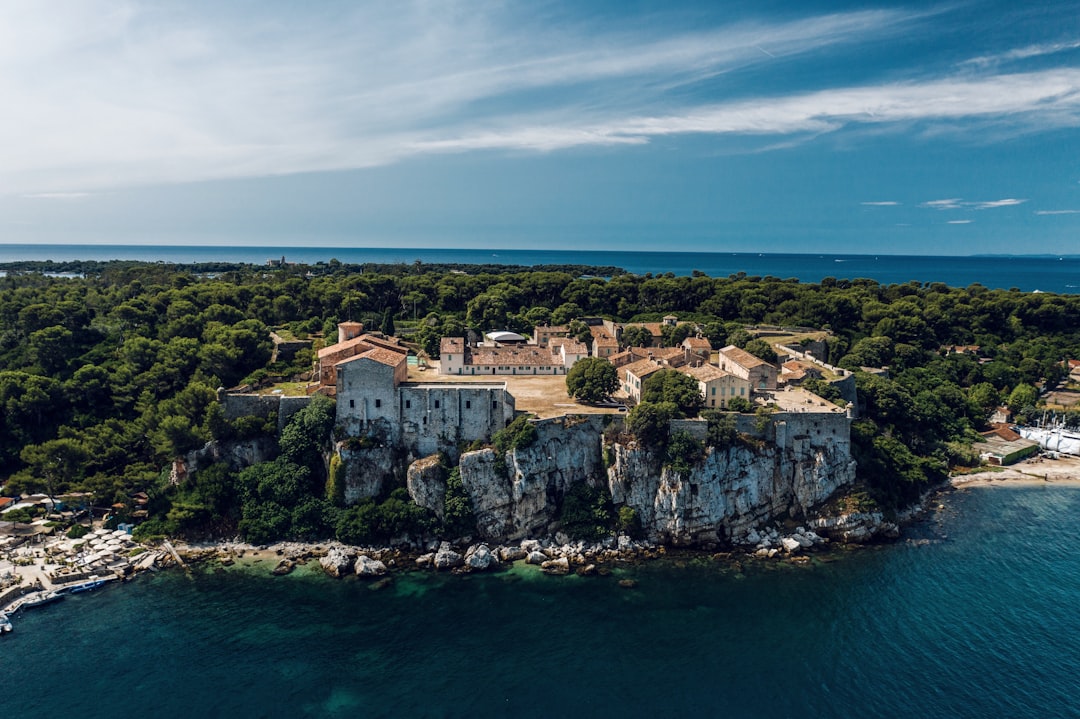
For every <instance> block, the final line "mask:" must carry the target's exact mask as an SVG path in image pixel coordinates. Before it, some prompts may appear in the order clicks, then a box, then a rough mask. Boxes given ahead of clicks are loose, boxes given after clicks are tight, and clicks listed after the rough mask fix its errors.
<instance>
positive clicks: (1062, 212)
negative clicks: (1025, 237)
mask: <svg viewBox="0 0 1080 719" xmlns="http://www.w3.org/2000/svg"><path fill="white" fill-rule="evenodd" d="M1035 214H1036V215H1080V210H1035Z"/></svg>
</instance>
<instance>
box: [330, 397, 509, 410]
mask: <svg viewBox="0 0 1080 719" xmlns="http://www.w3.org/2000/svg"><path fill="white" fill-rule="evenodd" d="M439 402H440V400H435V401H434V403H433V404H434V407H435V409H439ZM380 407H382V400H381V399H377V400H375V408H376V409H378V408H380ZM498 407H499V400H497V399H493V400H491V408H492V409H498ZM349 408H350V409H356V400H355V399H350V400H349ZM405 409H412V400H411V399H407V400H405ZM465 409H472V400H471V399H467V400H465Z"/></svg>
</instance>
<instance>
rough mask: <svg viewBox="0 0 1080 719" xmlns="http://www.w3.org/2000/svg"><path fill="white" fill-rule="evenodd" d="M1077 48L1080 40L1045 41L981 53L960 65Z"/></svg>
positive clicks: (1033, 55)
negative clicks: (1002, 50) (992, 52)
mask: <svg viewBox="0 0 1080 719" xmlns="http://www.w3.org/2000/svg"><path fill="white" fill-rule="evenodd" d="M1077 48H1080V40H1069V41H1066V42H1047V43H1041V44H1037V45H1027V46H1025V47H1019V48H1016V49H1014V50H1009V51H1007V52H1003V53H998V54H997V55H982V56H980V57H973V58H971V59H970V60H965V61H964V62H962V63H961V65H975V66H978V67H986V66H988V65H997V64H999V63H1003V62H1014V61H1016V60H1027V59H1029V58H1033V57H1041V56H1043V55H1054V54H1057V53H1059V52H1066V51H1068V50H1076V49H1077Z"/></svg>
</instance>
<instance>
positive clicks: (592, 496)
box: [558, 482, 632, 542]
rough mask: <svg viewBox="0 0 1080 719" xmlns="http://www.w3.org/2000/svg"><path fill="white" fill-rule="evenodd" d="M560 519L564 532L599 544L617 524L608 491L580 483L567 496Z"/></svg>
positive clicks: (571, 488)
mask: <svg viewBox="0 0 1080 719" xmlns="http://www.w3.org/2000/svg"><path fill="white" fill-rule="evenodd" d="M631 511H632V510H631ZM558 519H559V522H560V524H561V527H562V531H564V532H566V534H568V535H569V536H570V537H572V538H574V539H583V540H586V541H590V542H595V541H598V540H600V539H603V538H604V537H608V536H610V535H611V532H612V529H613V528H614V527H615V522H616V516H615V507H614V505H613V504H612V501H611V494H610V493H608V491H607V489H606V488H602V487H593V486H592V485H590V484H587V483H585V482H578V483H577V484H575V485H573V486H572V487H570V489H569V490H568V491H567V492H566V495H565V496H564V497H563V503H562V507H561V509H560V511H559V516H558Z"/></svg>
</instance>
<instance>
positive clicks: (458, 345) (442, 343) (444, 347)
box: [439, 337, 465, 354]
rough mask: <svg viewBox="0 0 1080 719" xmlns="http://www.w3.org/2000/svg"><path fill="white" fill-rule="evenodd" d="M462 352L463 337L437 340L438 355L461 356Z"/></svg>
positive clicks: (463, 348) (463, 350)
mask: <svg viewBox="0 0 1080 719" xmlns="http://www.w3.org/2000/svg"><path fill="white" fill-rule="evenodd" d="M464 352H465V338H464V337H443V338H442V339H441V340H439V354H463V353H464Z"/></svg>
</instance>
